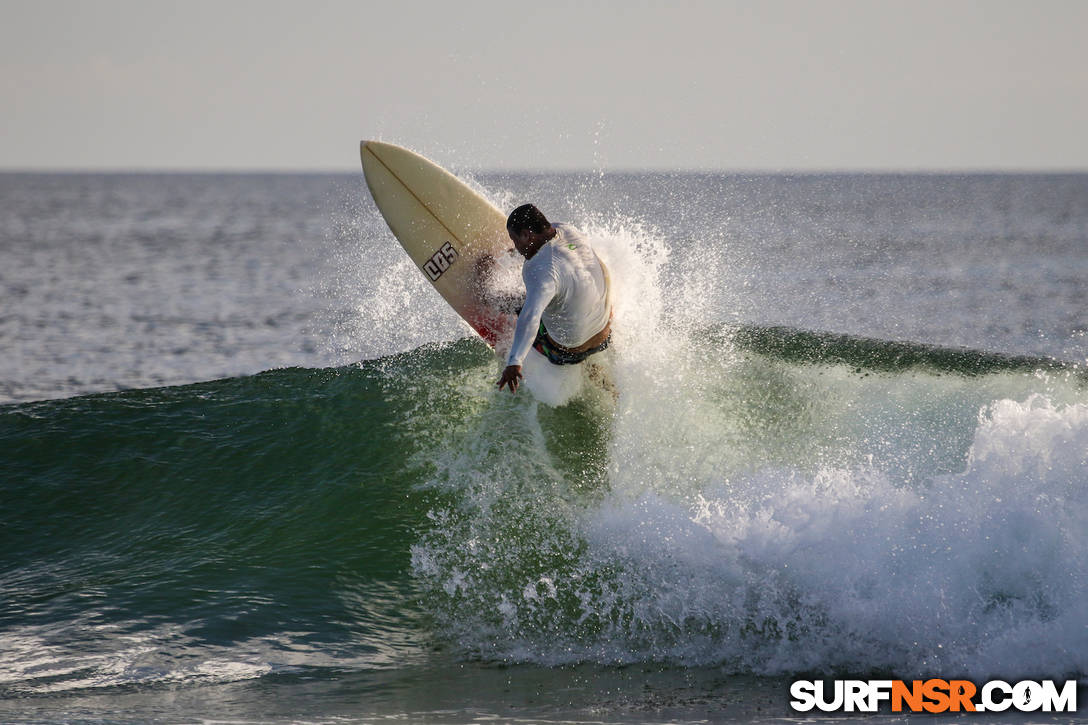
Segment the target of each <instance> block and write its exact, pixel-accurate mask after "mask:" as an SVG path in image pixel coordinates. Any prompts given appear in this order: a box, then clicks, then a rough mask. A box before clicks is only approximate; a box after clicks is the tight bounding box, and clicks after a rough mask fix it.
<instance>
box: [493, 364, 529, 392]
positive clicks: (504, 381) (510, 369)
mask: <svg viewBox="0 0 1088 725" xmlns="http://www.w3.org/2000/svg"><path fill="white" fill-rule="evenodd" d="M522 377H523V376H522V374H521V366H520V365H507V366H506V368H505V369H504V370H503V371H502V377H501V378H499V382H498V385H499V390H502V389H503V386H505V385H509V386H510V392H511V393H516V392H518V385H520V384H521V379H522Z"/></svg>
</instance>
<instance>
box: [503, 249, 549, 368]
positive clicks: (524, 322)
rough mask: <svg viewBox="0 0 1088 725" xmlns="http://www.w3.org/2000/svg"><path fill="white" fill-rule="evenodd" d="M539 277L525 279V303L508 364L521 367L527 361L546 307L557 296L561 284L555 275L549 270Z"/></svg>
mask: <svg viewBox="0 0 1088 725" xmlns="http://www.w3.org/2000/svg"><path fill="white" fill-rule="evenodd" d="M547 272H548V273H547V274H542V275H540V277H539V278H538V279H528V278H527V279H526V280H525V305H524V306H522V308H521V313H520V314H519V315H518V324H517V327H516V328H515V329H514V343H513V345H511V347H510V355H509V356H507V358H506V364H507V366H512V365H516V366H518V367H519V368H520V367H521V365H522V363H524V362H525V356H526V355H528V354H529V349H530V348H531V347H532V346H533V341H534V340H535V339H536V333H537V331H538V330H539V329H540V317H541V315H543V314H544V309H545V308H546V307H547V306H548V303H549V302H551V301H552V298H553V297H555V293H556V291H557V290H558V288H559V286H558V284H557V282H556V280H555V277H554V276H553V275H552V274H551V273H550V272H551V270H550V269H549V270H547Z"/></svg>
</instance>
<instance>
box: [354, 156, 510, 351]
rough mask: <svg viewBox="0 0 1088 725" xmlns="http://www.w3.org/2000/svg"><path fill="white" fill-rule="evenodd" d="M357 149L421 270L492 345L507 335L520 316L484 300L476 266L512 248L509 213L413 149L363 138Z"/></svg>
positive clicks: (386, 212)
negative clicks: (507, 219)
mask: <svg viewBox="0 0 1088 725" xmlns="http://www.w3.org/2000/svg"><path fill="white" fill-rule="evenodd" d="M359 153H360V156H361V157H362V161H363V173H364V175H365V176H366V183H367V186H369V187H370V193H371V194H372V195H373V196H374V202H375V203H376V204H377V205H378V209H379V210H380V211H381V213H382V216H383V217H385V221H386V222H387V223H388V224H389V228H390V229H391V230H392V231H393V235H394V236H395V237H396V238H397V240H398V241H399V242H400V243H401V246H402V247H404V251H406V252H407V253H408V256H409V257H411V258H412V261H413V262H415V263H416V266H417V267H419V270H420V271H421V272H422V273H423V275H424V276H425V277H426V278H427V280H428V281H429V282H430V283H431V284H433V285H434V288H435V289H436V290H438V293H439V294H441V295H442V297H443V298H445V300H446V301H447V302H449V303H450V305H451V306H452V307H453V309H455V310H456V311H457V314H459V315H461V317H462V318H464V320H465V321H466V322H468V324H469V325H471V326H472V328H473V329H474V330H476V332H477V333H479V334H480V336H481V337H483V338H484V340H486V341H487V342H488V344H489V345H491V346H492V347H494V346H495V345H496V344H498V343H499V342H500V341H505V340H507V339H508V338H509V337H510V336H511V335H512V331H513V325H514V322H515V319H514V317H513V316H512V315H509V314H505V313H503V312H501V311H499V310H497V309H494V308H493V307H492V306H491V305H489V304H488V302H487V301H486V300H485V299H484V297H483V295H482V294H481V291H480V289H479V279H478V274H479V272H478V269H479V268H478V266H477V265H478V263H479V262H480V260H481V258H484V257H491V258H493V259H497V258H499V257H500V256H501V255H504V254H505V253H506V252H507V251H508V250H509V249H510V248H511V247H512V244H511V242H510V237H509V236H508V235H507V233H506V216H505V215H504V214H503V213H502V212H501V211H499V210H498V209H497V208H495V206H494V205H493V204H491V202H489V201H487V199H484V198H483V197H482V196H480V195H479V194H478V193H476V192H475V191H473V189H472V188H470V187H469V186H468V185H467V184H465V183H464V182H463V181H461V180H460V179H458V178H457V177H456V176H454V175H453V174H451V173H450V172H448V171H446V170H445V169H443V168H442V167H441V166H439V165H437V164H435V163H434V162H432V161H430V160H428V159H426V158H424V157H422V156H420V155H419V154H417V153H415V152H413V151H409V150H408V149H405V148H402V147H400V146H395V145H393V144H388V143H381V142H379V141H364V142H362V144H361V146H360V150H359Z"/></svg>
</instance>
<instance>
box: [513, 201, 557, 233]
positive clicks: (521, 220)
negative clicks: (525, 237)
mask: <svg viewBox="0 0 1088 725" xmlns="http://www.w3.org/2000/svg"><path fill="white" fill-rule="evenodd" d="M551 229H552V225H551V222H549V221H548V217H546V216H544V213H543V212H542V211H540V210H539V209H537V208H536V207H535V206H533V205H532V204H522V205H521V206H519V207H518V208H517V209H515V210H514V211H512V212H510V216H509V217H507V219H506V231H508V232H510V234H511V236H513V235H514V234H517V233H521V232H526V231H528V232H533V233H534V234H542V233H544V232H549V231H551Z"/></svg>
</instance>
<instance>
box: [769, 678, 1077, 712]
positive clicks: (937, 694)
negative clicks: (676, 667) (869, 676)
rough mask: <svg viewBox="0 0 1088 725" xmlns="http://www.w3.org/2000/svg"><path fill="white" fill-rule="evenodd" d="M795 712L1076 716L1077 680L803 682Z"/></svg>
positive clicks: (795, 691) (795, 689) (795, 688)
mask: <svg viewBox="0 0 1088 725" xmlns="http://www.w3.org/2000/svg"><path fill="white" fill-rule="evenodd" d="M790 697H791V698H792V699H791V700H790V707H792V708H793V709H794V710H796V711H798V712H809V711H811V710H812V709H813V708H816V709H818V710H821V711H823V712H838V711H844V712H877V711H879V710H880V709H881V707H883V706H885V705H889V706H890V708H891V711H892V712H904V711H906V712H930V713H940V712H1004V711H1005V710H1009V709H1010V708H1011V709H1013V710H1019V711H1020V712H1038V711H1042V712H1076V710H1077V681H1076V680H1067V681H1066V682H1064V683H1063V684H1062V685H1061V686H1060V687H1059V686H1058V684H1056V683H1055V682H1054V681H1053V680H1042V681H1038V682H1037V681H1034V680H1023V681H1021V682H1016V683H1008V682H1004V681H1003V680H991V681H989V682H987V683H985V684H983V685H982V686H981V687H979V686H976V685H975V683H973V682H971V681H969V680H940V679H930V680H911V681H909V682H907V681H904V680H834V681H833V682H832V681H824V680H797V681H796V682H794V683H793V684H792V685H790Z"/></svg>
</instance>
